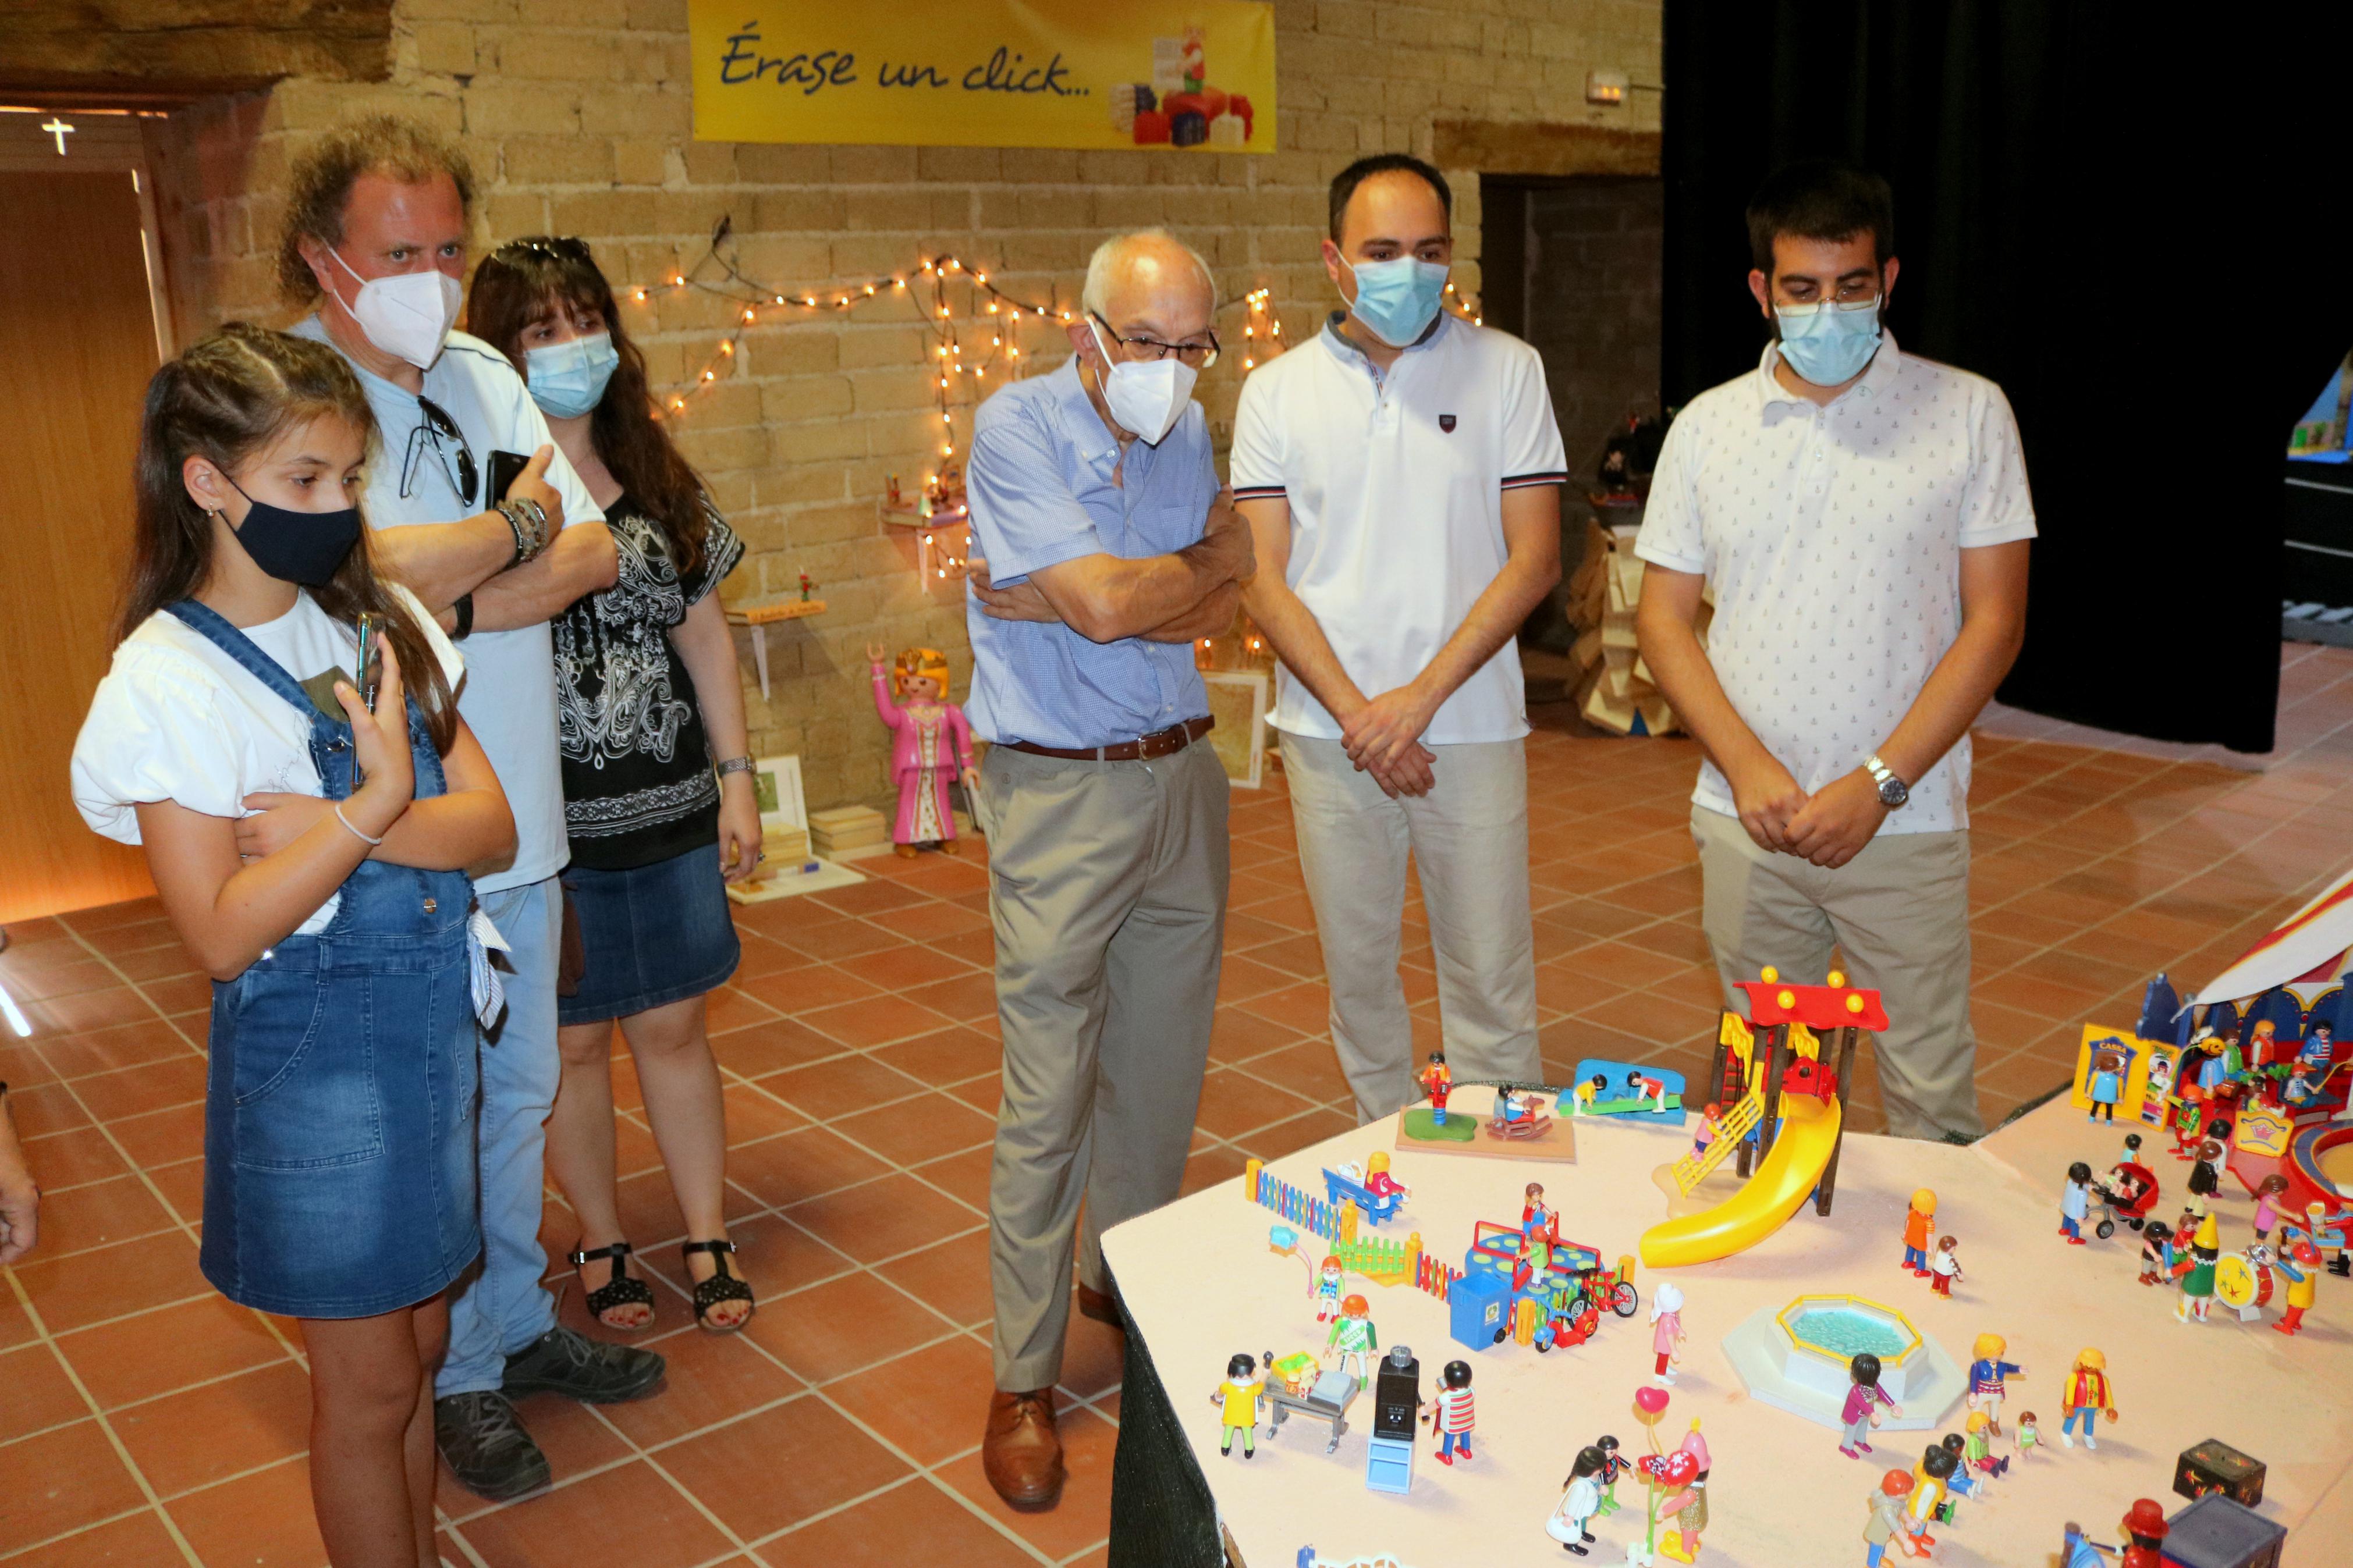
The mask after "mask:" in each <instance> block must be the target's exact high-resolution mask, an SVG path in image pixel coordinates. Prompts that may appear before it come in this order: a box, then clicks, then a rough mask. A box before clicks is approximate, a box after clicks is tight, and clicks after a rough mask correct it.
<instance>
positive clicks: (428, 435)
mask: <svg viewBox="0 0 2353 1568" xmlns="http://www.w3.org/2000/svg"><path fill="white" fill-rule="evenodd" d="M417 412H418V413H420V414H422V415H423V416H425V417H424V419H423V421H422V422H421V423H420V424H418V425H417V427H416V428H415V429H413V430H411V431H409V433H408V451H407V453H406V455H405V456H404V457H403V458H401V463H400V497H401V499H402V500H407V499H408V497H409V496H410V494H411V493H413V488H414V485H415V482H416V479H417V463H418V462H419V461H421V460H422V459H423V458H424V456H425V452H426V449H427V447H430V448H432V451H433V456H434V458H435V460H436V461H438V462H439V463H440V464H441V467H442V471H443V472H444V473H446V474H447V475H448V479H449V485H450V488H451V489H455V490H456V491H457V492H458V499H459V500H461V501H463V502H465V503H466V504H467V505H468V506H471V505H473V504H474V487H475V486H476V485H477V484H479V483H480V480H481V473H480V470H479V469H478V468H475V466H474V449H473V448H472V447H469V446H467V445H466V437H465V435H464V434H463V433H462V432H461V431H459V428H458V422H457V421H456V420H455V419H452V418H450V417H449V411H448V409H446V408H444V407H442V406H441V405H439V404H438V403H436V402H434V401H433V400H432V399H431V398H429V397H427V396H425V395H423V394H422V393H420V394H418V395H417ZM453 447H454V448H455V450H454V451H453V450H452V448H453Z"/></svg>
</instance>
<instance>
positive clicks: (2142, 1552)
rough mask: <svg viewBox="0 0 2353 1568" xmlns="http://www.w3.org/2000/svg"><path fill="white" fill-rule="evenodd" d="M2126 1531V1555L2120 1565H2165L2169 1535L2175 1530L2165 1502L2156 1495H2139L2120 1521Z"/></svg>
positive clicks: (2158, 1567) (2126, 1567)
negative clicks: (2166, 1510) (2168, 1519)
mask: <svg viewBox="0 0 2353 1568" xmlns="http://www.w3.org/2000/svg"><path fill="white" fill-rule="evenodd" d="M2116 1528H2117V1529H2118V1530H2121V1531H2124V1533H2125V1542H2126V1545H2125V1552H2124V1556H2123V1557H2122V1558H2121V1559H2120V1560H2119V1568H2161V1565H2162V1564H2163V1563H2164V1562H2165V1538H2166V1537H2167V1536H2168V1535H2170V1534H2172V1533H2173V1526H2172V1525H2171V1524H2170V1523H2169V1522H2168V1521H2167V1519H2166V1517H2165V1505H2164V1504H2162V1503H2160V1502H2158V1500H2156V1499H2155V1498H2147V1497H2145V1498H2135V1499H2134V1500H2133V1505H2132V1508H2131V1510H2129V1511H2128V1512H2126V1515H2125V1516H2124V1518H2123V1519H2121V1520H2119V1521H2116Z"/></svg>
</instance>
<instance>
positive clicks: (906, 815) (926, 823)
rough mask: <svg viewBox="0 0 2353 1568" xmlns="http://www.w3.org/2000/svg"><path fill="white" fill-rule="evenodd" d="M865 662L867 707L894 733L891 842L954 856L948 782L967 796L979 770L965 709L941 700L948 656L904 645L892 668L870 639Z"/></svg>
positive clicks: (975, 787) (906, 852)
mask: <svg viewBox="0 0 2353 1568" xmlns="http://www.w3.org/2000/svg"><path fill="white" fill-rule="evenodd" d="M866 660H867V663H868V664H869V665H870V666H871V668H872V669H873V674H874V711H875V712H876V713H877V714H878V715H880V716H881V720H882V722H884V723H885V724H888V725H889V726H890V727H891V728H892V730H893V731H896V736H895V738H894V739H893V741H892V744H891V776H892V779H893V780H894V781H895V782H896V783H897V784H898V786H899V815H898V819H897V821H895V822H894V823H893V824H892V828H891V841H892V844H893V845H895V846H896V847H897V848H898V852H899V854H901V855H902V856H909V857H912V856H913V854H914V853H915V849H916V847H917V846H918V845H923V844H936V845H938V846H939V847H941V848H942V849H944V850H946V851H947V852H948V853H949V854H951V855H953V854H955V852H956V837H955V812H954V811H953V810H952V809H951V808H950V807H949V805H948V781H949V780H950V779H951V778H954V779H958V780H961V781H962V783H963V784H964V787H965V798H966V799H967V800H970V799H974V798H976V797H977V796H978V795H979V793H980V774H979V773H978V772H977V771H976V769H975V768H974V766H973V755H972V727H971V726H970V725H969V724H966V723H965V719H964V710H963V709H961V708H959V707H957V706H956V705H955V703H953V702H949V701H946V700H944V699H945V698H946V696H947V689H948V661H947V656H946V655H944V654H943V653H941V652H940V650H939V649H937V648H933V647H911V648H908V649H907V650H906V651H905V652H903V653H902V654H900V656H899V663H898V668H897V669H896V670H895V672H891V671H886V670H885V669H884V668H883V664H882V645H881V644H880V643H869V644H867V645H866ZM894 684H895V685H896V687H897V689H898V694H899V700H898V701H895V702H894V701H892V686H893V685H894Z"/></svg>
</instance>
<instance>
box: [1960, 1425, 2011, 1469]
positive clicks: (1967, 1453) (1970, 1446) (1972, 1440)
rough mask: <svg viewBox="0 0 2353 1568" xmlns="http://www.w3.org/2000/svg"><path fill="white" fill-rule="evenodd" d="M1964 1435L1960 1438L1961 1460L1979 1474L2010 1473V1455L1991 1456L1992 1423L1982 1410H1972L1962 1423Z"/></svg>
mask: <svg viewBox="0 0 2353 1568" xmlns="http://www.w3.org/2000/svg"><path fill="white" fill-rule="evenodd" d="M1962 1427H1963V1430H1964V1432H1965V1434H1966V1435H1965V1436H1963V1437H1962V1439H1961V1462H1962V1463H1964V1464H1966V1465H1968V1467H1969V1468H1971V1469H1973V1470H1976V1471H1977V1472H1978V1473H1979V1474H1980V1475H1988V1476H2006V1475H2008V1474H2009V1473H2010V1456H2009V1455H2007V1454H2004V1455H2003V1456H2002V1457H2001V1458H1999V1459H1997V1458H1994V1457H1993V1423H1992V1422H1990V1421H1989V1420H1987V1419H1986V1413H1985V1412H1984V1411H1982V1410H1972V1411H1970V1412H1969V1418H1968V1420H1967V1421H1966V1422H1964V1423H1962Z"/></svg>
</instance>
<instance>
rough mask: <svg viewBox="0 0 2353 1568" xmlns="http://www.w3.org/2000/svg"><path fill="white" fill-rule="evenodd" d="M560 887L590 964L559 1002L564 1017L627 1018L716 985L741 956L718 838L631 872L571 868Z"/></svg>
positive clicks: (578, 1020) (572, 1020)
mask: <svg viewBox="0 0 2353 1568" xmlns="http://www.w3.org/2000/svg"><path fill="white" fill-rule="evenodd" d="M564 886H565V890H566V891H568V892H569V893H570V894H571V895H572V905H573V908H574V909H575V910H576V911H577V912H578V914H579V917H580V942H581V946H582V948H583V949H584V950H585V951H586V959H587V963H586V967H585V968H584V969H583V970H582V972H581V975H580V989H579V991H578V992H576V993H575V994H573V995H570V996H564V997H559V998H558V999H557V1001H556V1005H555V1015H556V1018H557V1021H558V1022H561V1023H565V1024H597V1023H602V1022H604V1021H605V1020H606V1019H607V1018H626V1017H628V1016H630V1015H632V1014H635V1013H642V1012H644V1011H646V1010H647V1009H648V1008H649V1007H659V1006H661V1005H664V1004H666V1003H670V1002H682V1001H684V1000H685V999H686V998H688V997H690V996H700V995H702V994H703V993H705V992H707V991H715V990H717V989H718V988H719V987H720V986H722V985H724V984H726V983H727V977H728V976H729V975H731V974H733V973H735V965H736V963H737V962H738V961H739V960H740V959H741V958H742V957H743V955H744V949H743V944H742V943H741V942H738V941H737V940H736V936H735V920H734V917H733V914H732V913H731V912H730V906H729V904H728V901H727V884H726V882H725V881H724V880H723V879H722V878H721V876H720V870H719V847H718V846H717V845H715V844H705V845H702V847H698V848H694V849H690V850H688V851H687V852H686V853H685V854H683V855H673V856H671V857H670V858H669V859H667V860H657V861H655V862H654V863H653V864H652V865H650V866H632V867H630V868H628V870H626V871H601V870H597V869H596V868H591V867H586V866H575V867H574V868H572V869H570V870H568V871H566V872H565V873H564Z"/></svg>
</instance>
